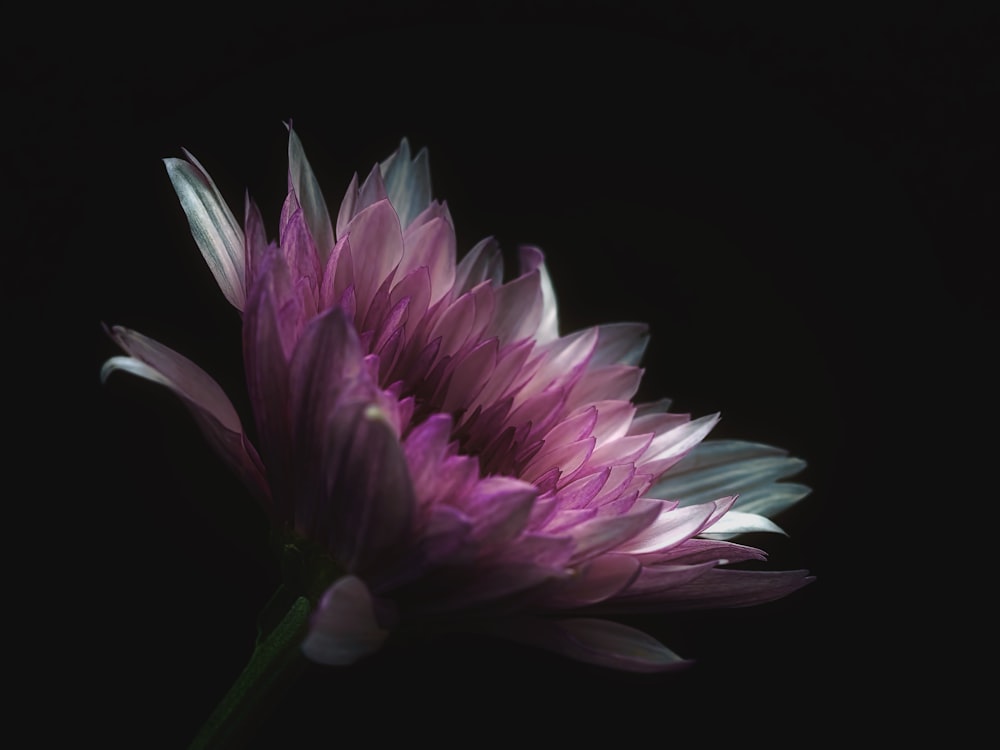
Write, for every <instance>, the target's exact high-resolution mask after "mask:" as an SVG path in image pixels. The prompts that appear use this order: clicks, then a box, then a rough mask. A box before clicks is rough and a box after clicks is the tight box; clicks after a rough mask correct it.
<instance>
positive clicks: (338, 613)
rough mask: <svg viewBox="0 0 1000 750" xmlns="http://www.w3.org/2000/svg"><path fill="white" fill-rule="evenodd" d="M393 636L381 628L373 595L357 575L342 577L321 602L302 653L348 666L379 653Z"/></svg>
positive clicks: (316, 658)
mask: <svg viewBox="0 0 1000 750" xmlns="http://www.w3.org/2000/svg"><path fill="white" fill-rule="evenodd" d="M388 635H389V631H387V630H384V629H383V628H381V627H379V624H378V621H377V620H376V619H375V608H374V605H373V603H372V597H371V593H369V591H368V587H367V586H365V584H364V582H363V581H362V580H361V579H360V578H357V577H355V576H352V575H347V576H343V577H342V578H338V579H337V581H336V582H334V584H333V585H332V586H330V588H328V589H327V590H326V592H325V593H324V594H323V597H322V598H321V599H320V602H319V605H318V606H317V607H316V611H315V612H314V613H313V615H312V619H311V622H310V623H309V633H308V635H306V637H305V640H303V642H302V652H303V653H304V654H305V655H306V656H307V657H308V658H309V659H311V660H312V661H314V662H318V663H320V664H329V665H335V666H336V665H346V664H353V663H354V662H356V661H357V660H358V659H360V658H362V657H363V656H367V655H368V654H371V653H374V652H375V651H378V650H379V649H380V648H381V647H382V643H383V642H384V641H385V639H386V637H387V636H388Z"/></svg>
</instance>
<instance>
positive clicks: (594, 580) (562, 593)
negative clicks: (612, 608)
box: [545, 554, 642, 609]
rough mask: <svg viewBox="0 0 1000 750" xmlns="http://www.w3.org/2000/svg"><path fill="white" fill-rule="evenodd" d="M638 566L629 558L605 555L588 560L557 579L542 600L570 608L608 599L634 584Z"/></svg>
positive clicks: (640, 566) (560, 607)
mask: <svg viewBox="0 0 1000 750" xmlns="http://www.w3.org/2000/svg"><path fill="white" fill-rule="evenodd" d="M641 569H642V565H641V564H640V563H639V561H638V559H636V558H635V557H633V556H632V555H616V554H607V555H601V556H600V557H597V558H594V559H593V560H589V561H587V562H585V563H583V564H582V565H580V566H579V567H578V568H577V569H576V570H574V571H573V575H572V576H570V577H569V578H567V579H564V580H560V581H559V582H558V583H557V584H556V585H555V586H554V587H553V593H551V594H549V595H547V596H546V598H545V606H547V607H552V608H556V609H574V608H577V607H585V606H587V605H590V604H597V603H598V602H602V601H605V600H606V599H611V598H612V597H614V596H615V595H616V594H619V593H621V592H622V591H624V590H625V589H626V588H628V587H629V586H630V584H632V582H633V581H635V579H636V576H638V575H639V571H640V570H641Z"/></svg>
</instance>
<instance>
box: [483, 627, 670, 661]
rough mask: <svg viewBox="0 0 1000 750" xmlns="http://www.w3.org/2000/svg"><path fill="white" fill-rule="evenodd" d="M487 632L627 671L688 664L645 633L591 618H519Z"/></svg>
mask: <svg viewBox="0 0 1000 750" xmlns="http://www.w3.org/2000/svg"><path fill="white" fill-rule="evenodd" d="M488 632H491V633H493V634H494V635H497V636H500V637H504V638H508V639H510V640H513V641H516V642H518V643H524V644H527V645H530V646H537V647H539V648H544V649H547V650H549V651H553V652H555V653H558V654H561V655H562V656H567V657H569V658H571V659H575V660H577V661H581V662H586V663H588V664H595V665H597V666H600V667H609V668H611V669H620V670H624V671H628V672H663V671H666V670H671V669H678V668H681V667H685V666H687V665H688V664H690V662H689V661H686V660H684V659H682V658H681V657H680V656H678V655H677V654H675V653H674V652H673V651H671V650H670V649H668V648H667V647H666V646H664V645H663V644H662V643H660V642H659V641H657V640H656V639H655V638H653V637H652V636H650V635H648V634H647V633H643V632H642V631H641V630H636V629H635V628H631V627H629V626H627V625H622V624H620V623H616V622H611V621H610V620H599V619H594V618H576V619H566V620H546V619H541V618H530V619H529V618H518V619H517V620H513V621H508V622H506V623H502V622H501V623H496V624H494V625H492V626H490V627H489V630H488Z"/></svg>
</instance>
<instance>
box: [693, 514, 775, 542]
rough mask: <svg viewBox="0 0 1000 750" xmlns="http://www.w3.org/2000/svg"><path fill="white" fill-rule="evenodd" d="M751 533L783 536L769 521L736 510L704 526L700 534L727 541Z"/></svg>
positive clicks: (763, 517)
mask: <svg viewBox="0 0 1000 750" xmlns="http://www.w3.org/2000/svg"><path fill="white" fill-rule="evenodd" d="M752 532H768V533H772V534H785V532H784V530H783V529H782V528H781V527H780V526H778V524H776V523H775V522H774V521H772V520H771V519H769V518H767V517H765V516H760V515H757V514H756V513H744V512H741V511H738V510H730V511H729V512H728V513H726V514H725V515H724V516H722V517H721V518H719V519H718V520H717V521H713V522H712V523H711V524H709V525H708V526H706V527H705V530H704V531H703V532H702V533H703V534H706V535H710V536H712V537H715V538H719V539H727V538H729V537H730V536H734V535H736V534H749V533H752ZM786 536H787V534H786Z"/></svg>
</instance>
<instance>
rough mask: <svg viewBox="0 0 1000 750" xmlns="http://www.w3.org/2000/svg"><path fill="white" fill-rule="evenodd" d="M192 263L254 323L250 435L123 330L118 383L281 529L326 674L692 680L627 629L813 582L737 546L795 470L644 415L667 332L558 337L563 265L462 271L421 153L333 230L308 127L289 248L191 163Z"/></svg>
mask: <svg viewBox="0 0 1000 750" xmlns="http://www.w3.org/2000/svg"><path fill="white" fill-rule="evenodd" d="M165 164H166V168H167V172H168V174H169V177H170V180H171V182H172V184H173V187H174V189H175V191H176V193H177V195H178V197H179V199H180V203H181V206H182V207H183V210H184V212H185V214H186V217H187V219H188V222H189V224H190V228H191V231H192V234H193V236H194V239H195V241H196V244H197V246H198V247H199V249H200V250H201V252H202V254H203V256H204V258H205V260H206V261H207V263H208V266H209V268H210V270H211V272H212V273H213V275H214V277H215V279H216V281H217V282H218V285H219V287H220V289H221V290H222V293H223V295H224V296H225V297H226V299H227V300H228V301H229V302H230V303H231V304H232V305H233V306H235V307H236V308H237V309H238V310H239V311H240V312H241V314H242V336H243V353H244V368H245V376H246V384H247V389H248V394H249V399H250V404H251V407H252V420H253V421H252V425H251V426H250V427H249V428H247V427H245V426H244V424H243V421H242V420H241V418H240V416H239V415H238V414H237V411H236V409H235V408H234V407H233V405H232V403H231V401H230V399H229V398H228V397H227V395H226V394H225V393H224V392H223V390H222V388H221V387H220V386H219V385H218V384H217V383H216V381H215V380H213V379H212V377H210V376H209V375H208V374H207V373H206V372H204V371H203V370H202V369H201V368H199V367H198V366H197V365H195V364H194V363H193V362H191V361H190V360H188V359H187V358H185V357H183V356H182V355H181V354H179V353H178V352H176V351H173V350H172V349H170V348H168V347H166V346H164V345H163V344H161V343H158V342H156V341H154V340H152V339H150V338H148V337H146V336H143V335H142V334H140V333H138V332H136V331H133V330H129V329H127V328H123V327H114V328H113V329H111V331H110V333H111V335H112V337H113V338H114V340H115V342H117V344H118V345H119V346H120V347H121V349H122V350H123V352H124V354H123V355H119V356H114V357H112V358H110V359H109V360H108V361H107V362H106V363H105V365H104V368H103V369H102V377H103V378H107V377H108V375H110V374H111V373H112V372H114V371H118V370H121V371H125V372H130V373H132V374H134V375H137V376H140V377H142V378H145V379H148V380H150V381H153V382H156V383H159V384H162V385H164V386H166V387H167V388H169V389H171V390H172V391H173V392H174V393H176V394H177V395H178V396H179V397H180V398H181V399H182V400H183V402H184V403H185V404H186V405H187V406H188V407H189V409H190V411H191V413H192V414H193V416H194V418H195V419H196V420H197V422H198V424H199V426H200V428H201V430H202V431H203V433H204V434H205V436H206V437H207V439H208V441H209V442H210V444H211V445H212V446H213V447H214V448H215V450H216V451H217V452H218V453H219V455H220V456H221V457H222V458H223V459H225V460H226V461H227V462H228V464H229V465H230V466H231V467H232V469H233V470H234V471H236V472H237V473H238V475H239V476H240V478H241V479H242V481H243V482H244V484H245V485H246V487H247V488H248V490H249V491H250V492H251V493H252V495H253V496H254V497H255V498H256V499H257V501H258V502H259V503H260V506H261V508H262V509H263V511H264V512H265V513H266V514H267V515H268V517H269V519H270V521H271V524H272V526H273V528H274V529H275V532H276V535H277V537H278V538H279V540H280V541H281V549H282V550H283V551H284V554H286V555H291V556H293V557H294V565H291V566H289V567H290V569H294V571H295V572H294V574H293V575H292V576H291V578H290V580H289V584H290V585H291V586H293V587H294V588H295V590H296V593H297V594H299V595H300V596H301V599H300V600H301V601H305V602H307V603H308V606H305V607H304V609H303V611H304V612H307V613H308V615H307V617H308V619H307V621H306V625H305V627H304V631H303V637H302V638H300V639H299V644H300V647H301V650H302V653H304V654H305V655H306V656H307V657H308V658H309V659H311V660H313V661H316V662H320V663H324V664H334V665H346V664H351V663H353V662H355V661H357V660H358V659H360V658H363V657H364V656H366V655H368V654H371V653H373V652H375V651H377V650H378V649H379V648H381V647H382V645H383V643H384V642H385V641H386V639H387V638H389V637H391V636H392V635H393V634H395V633H401V634H403V633H419V632H421V631H423V630H435V629H439V628H460V629H469V630H473V631H479V632H487V633H491V634H495V635H498V636H501V637H506V638H510V639H513V640H515V641H518V642H522V643H526V644H531V645H535V646H540V647H544V648H547V649H551V650H553V651H555V652H558V653H560V654H563V655H565V656H568V657H572V658H575V659H578V660H581V661H584V662H588V663H591V664H597V665H603V666H607V667H613V668H617V669H622V670H631V671H661V670H667V669H671V668H676V667H677V666H679V665H682V664H684V663H686V662H685V660H684V659H683V658H681V657H680V656H679V655H677V654H675V653H674V652H673V651H671V650H670V649H669V648H668V647H666V646H665V645H663V644H662V643H660V642H659V641H658V640H656V639H654V638H653V637H651V636H650V635H648V634H646V633H644V632H642V631H640V630H637V629H635V628H633V627H631V626H629V625H625V624H622V623H621V622H618V621H616V620H615V619H613V618H614V617H615V616H628V615H634V614H648V613H669V612H675V611H682V610H691V609H704V608H718V607H736V606H747V605H754V604H759V603H763V602H767V601H771V600H774V599H777V598H780V597H783V596H785V595H787V594H789V593H791V592H793V591H795V590H797V589H799V588H800V587H802V586H803V585H805V584H806V583H808V582H809V581H810V580H811V577H810V576H809V575H808V574H807V572H806V571H802V570H791V571H785V570H778V571H775V570H766V569H762V566H760V565H756V564H755V565H746V564H743V563H748V562H750V561H762V560H765V559H766V556H765V554H764V552H762V551H761V550H759V549H757V548H755V547H751V546H747V545H745V544H741V543H738V542H736V541H733V540H734V538H735V537H738V535H740V534H743V533H747V532H761V531H764V532H776V533H781V529H780V528H779V527H778V526H777V525H776V524H775V523H774V521H773V520H771V519H772V518H773V517H774V516H775V515H776V514H778V513H780V512H781V511H783V510H785V509H786V508H788V507H789V506H791V505H793V504H794V503H796V502H797V501H799V500H800V499H802V498H803V497H805V496H806V495H807V494H808V492H809V490H808V488H807V487H805V486H803V485H801V484H796V483H794V482H789V481H784V480H787V479H788V478H789V477H792V476H794V475H795V474H797V473H798V472H799V471H800V470H801V469H802V468H803V467H804V465H805V464H804V462H803V461H802V460H800V459H798V458H795V457H792V456H789V455H788V454H787V453H786V452H785V451H784V450H782V449H779V448H776V447H772V446H768V445H763V444H760V443H754V442H746V441H740V440H710V439H706V438H707V436H708V435H709V433H710V431H711V430H712V428H713V427H714V426H715V424H716V423H717V421H718V419H719V416H718V415H717V414H711V415H706V416H701V417H698V418H692V417H691V416H690V415H687V414H681V413H674V412H671V411H670V410H669V407H670V404H669V402H668V401H667V400H662V401H656V402H651V403H637V402H635V401H634V400H633V399H634V397H635V395H636V393H637V390H638V387H639V382H640V377H641V376H642V374H643V370H642V369H641V368H640V361H641V357H642V355H643V353H644V350H645V347H646V344H647V340H648V329H647V327H646V326H645V325H643V324H640V323H613V324H609V325H600V326H596V327H592V328H587V329H584V330H579V331H574V332H570V333H562V332H561V331H560V329H559V321H558V314H557V307H556V297H555V287H554V284H553V282H552V280H551V278H550V276H549V274H548V272H547V270H546V266H545V262H544V258H543V254H542V252H541V251H540V250H539V249H537V248H534V247H523V248H521V249H520V251H519V261H520V267H519V269H518V273H517V274H516V275H515V276H514V277H513V278H509V279H508V278H506V277H505V275H504V268H503V259H502V254H501V249H500V247H499V245H498V243H497V242H496V241H495V240H494V239H492V238H487V239H484V240H482V241H481V242H479V243H478V244H476V245H475V246H474V247H473V248H471V249H470V250H469V251H468V252H466V253H464V254H462V256H461V259H460V260H459V253H458V248H457V247H456V236H455V230H454V225H453V222H452V217H451V214H450V212H449V209H448V206H447V204H446V203H444V202H439V201H437V200H434V199H433V197H432V191H431V180H430V171H429V167H428V158H427V152H426V151H425V150H422V151H420V152H419V153H417V154H415V155H413V154H411V151H410V147H409V143H408V142H407V140H406V139H403V140H402V141H401V143H400V145H399V148H398V149H397V150H396V151H395V152H394V153H393V154H392V155H390V156H389V157H388V158H387V159H386V160H385V161H382V162H381V163H379V164H376V165H375V166H374V167H373V168H372V169H371V171H370V172H369V173H368V175H367V177H366V178H365V179H364V180H363V181H361V180H359V178H358V176H357V175H355V176H354V179H353V180H352V181H351V183H350V185H349V186H348V188H347V191H346V194H345V195H344V198H343V200H342V201H341V202H340V206H339V209H338V211H337V213H336V215H333V214H331V213H330V211H329V209H328V207H327V203H326V201H325V199H324V197H323V193H322V191H321V189H320V187H319V185H318V182H317V180H316V178H315V176H314V173H313V171H312V169H311V167H310V164H309V162H308V160H307V159H306V156H305V153H304V150H303V147H302V144H301V142H300V140H299V138H298V136H297V134H296V133H295V132H294V131H293V130H292V129H291V127H290V126H289V143H288V193H287V197H286V199H285V201H284V205H283V206H282V209H281V213H280V220H279V224H278V235H277V239H276V240H274V241H269V240H268V237H267V235H266V231H265V225H264V221H263V219H262V215H261V213H260V211H259V209H258V207H257V206H256V204H255V203H254V202H253V201H252V200H251V199H250V198H249V197H248V198H247V200H246V204H245V210H244V216H243V220H242V222H240V221H238V220H237V219H236V218H235V216H234V214H233V212H232V211H231V209H230V208H229V206H228V205H227V204H226V202H225V201H224V200H223V198H222V196H221V194H220V192H219V190H218V188H217V187H216V185H215V183H214V182H213V180H212V179H211V177H210V176H209V174H208V172H207V171H206V170H205V169H204V168H203V167H202V165H201V164H200V163H199V162H198V161H197V160H196V159H195V158H194V156H192V155H191V154H189V153H186V152H185V158H183V159H181V158H171V159H166V160H165Z"/></svg>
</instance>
